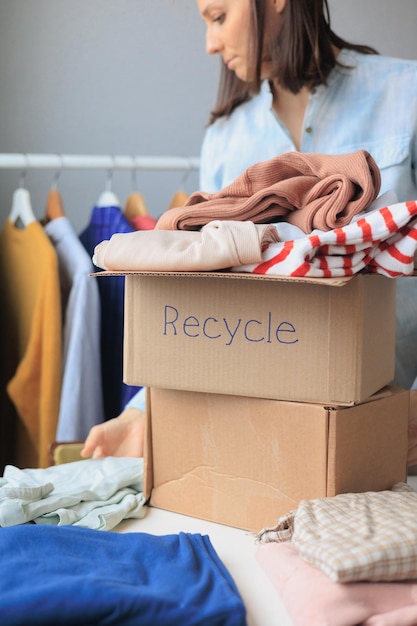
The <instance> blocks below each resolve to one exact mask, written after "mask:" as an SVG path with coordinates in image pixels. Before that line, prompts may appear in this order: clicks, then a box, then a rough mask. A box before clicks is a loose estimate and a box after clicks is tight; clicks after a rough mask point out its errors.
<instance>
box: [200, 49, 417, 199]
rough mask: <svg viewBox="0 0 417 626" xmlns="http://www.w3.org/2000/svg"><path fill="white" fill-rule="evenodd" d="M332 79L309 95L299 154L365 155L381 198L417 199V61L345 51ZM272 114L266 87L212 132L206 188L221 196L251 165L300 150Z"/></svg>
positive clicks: (205, 157)
mask: <svg viewBox="0 0 417 626" xmlns="http://www.w3.org/2000/svg"><path fill="white" fill-rule="evenodd" d="M338 61H339V62H340V63H341V64H343V66H344V67H339V66H336V67H335V68H334V69H333V71H332V72H331V74H330V76H329V78H328V84H327V86H325V85H321V86H319V87H318V88H316V89H315V90H314V93H311V94H310V97H309V102H308V105H307V110H306V113H305V118H304V126H303V133H302V139H301V152H321V153H323V154H342V153H346V152H354V151H356V150H367V151H368V152H369V153H370V154H371V155H372V156H373V157H374V159H375V161H376V162H377V164H378V166H379V168H380V170H381V176H382V187H381V193H383V192H384V191H387V190H389V189H393V190H395V191H396V193H397V196H398V198H399V200H400V201H404V200H411V199H415V198H417V174H416V170H415V166H416V162H417V61H405V60H402V59H393V58H388V57H384V56H380V55H366V54H359V53H357V52H353V51H351V50H345V49H344V50H342V51H341V52H340V55H339V57H338ZM295 149H296V148H295V146H294V143H293V141H292V139H291V136H290V134H289V132H288V130H287V128H286V127H285V126H284V124H283V123H282V122H280V120H279V119H278V118H277V116H276V115H275V113H274V112H273V110H272V94H271V92H270V89H269V84H268V82H264V83H263V85H262V88H261V92H260V93H259V94H258V95H256V96H254V97H253V98H252V100H250V101H249V102H246V103H244V104H243V105H241V106H239V107H238V108H237V109H235V111H234V112H233V113H232V114H231V115H230V116H229V117H228V118H221V119H220V120H217V121H216V122H215V123H214V124H213V125H212V126H209V128H208V129H207V131H206V134H205V137H204V140H203V145H202V150H201V166H200V189H202V190H204V191H207V192H215V191H218V190H219V189H222V188H223V187H225V186H226V185H228V184H229V183H231V182H232V181H233V180H234V179H235V178H237V176H239V175H240V174H241V173H242V172H243V171H244V170H245V169H246V168H247V167H249V166H250V165H252V164H253V163H256V162H259V161H266V160H267V159H271V158H273V157H275V156H277V155H278V154H282V153H284V152H289V151H292V150H295Z"/></svg>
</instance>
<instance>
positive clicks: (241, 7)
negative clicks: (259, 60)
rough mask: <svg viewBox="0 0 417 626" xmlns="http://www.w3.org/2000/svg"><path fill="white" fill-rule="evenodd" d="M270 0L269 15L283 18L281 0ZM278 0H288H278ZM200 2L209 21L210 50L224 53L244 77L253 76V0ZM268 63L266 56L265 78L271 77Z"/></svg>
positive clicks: (208, 43)
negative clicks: (251, 9) (251, 0)
mask: <svg viewBox="0 0 417 626" xmlns="http://www.w3.org/2000/svg"><path fill="white" fill-rule="evenodd" d="M266 3H267V7H266V11H267V13H266V19H267V20H271V19H273V20H279V18H280V15H279V12H278V9H277V6H276V4H277V0H275V2H274V0H266ZM278 4H280V5H281V4H285V2H284V1H283V0H278ZM197 5H198V9H199V11H200V14H201V17H202V18H203V20H204V22H205V24H206V29H207V30H206V51H207V54H220V55H221V57H222V59H223V61H224V63H225V65H227V67H228V68H229V69H230V70H232V71H233V72H235V74H236V76H237V77H238V78H240V80H242V81H244V82H247V81H248V80H250V77H251V75H252V74H253V71H254V67H255V61H256V60H255V59H250V57H249V43H250V33H251V21H250V0H197ZM268 65H269V64H268V61H267V59H265V62H264V63H263V64H262V70H261V78H268Z"/></svg>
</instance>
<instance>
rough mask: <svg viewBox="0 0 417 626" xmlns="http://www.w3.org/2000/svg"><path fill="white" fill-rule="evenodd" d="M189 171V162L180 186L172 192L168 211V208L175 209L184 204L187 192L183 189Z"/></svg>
mask: <svg viewBox="0 0 417 626" xmlns="http://www.w3.org/2000/svg"><path fill="white" fill-rule="evenodd" d="M190 172H191V163H190V165H189V168H188V169H187V170H186V172H185V174H184V176H183V177H182V180H181V183H180V188H179V189H178V191H176V192H175V193H174V195H173V196H172V198H171V202H170V203H169V206H168V211H169V210H170V209H176V208H178V207H182V206H184V204H185V202H186V200H188V193H187V192H186V191H185V183H186V181H187V178H188V177H189V175H190Z"/></svg>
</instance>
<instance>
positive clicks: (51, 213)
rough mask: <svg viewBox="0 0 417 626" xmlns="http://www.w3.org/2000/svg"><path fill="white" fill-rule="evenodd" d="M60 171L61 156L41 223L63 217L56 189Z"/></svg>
mask: <svg viewBox="0 0 417 626" xmlns="http://www.w3.org/2000/svg"><path fill="white" fill-rule="evenodd" d="M61 172H62V157H61V167H60V169H59V170H57V172H56V173H55V176H54V180H53V182H52V186H51V188H50V190H49V193H48V197H47V199H46V206H45V215H44V217H43V219H42V224H47V223H48V222H50V221H51V220H55V219H56V218H58V217H65V211H64V205H63V202H62V197H61V194H60V192H59V190H58V180H59V177H60V175H61Z"/></svg>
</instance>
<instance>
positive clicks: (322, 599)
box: [256, 542, 417, 626]
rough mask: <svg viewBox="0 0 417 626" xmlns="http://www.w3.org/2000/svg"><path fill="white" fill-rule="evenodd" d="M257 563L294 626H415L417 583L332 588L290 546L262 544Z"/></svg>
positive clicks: (322, 576)
mask: <svg viewBox="0 0 417 626" xmlns="http://www.w3.org/2000/svg"><path fill="white" fill-rule="evenodd" d="M256 558H257V560H258V562H259V563H260V565H261V567H262V568H263V569H264V571H265V572H266V574H267V575H268V577H269V578H270V580H271V581H272V583H273V585H274V587H275V589H276V590H277V592H278V594H279V596H280V597H281V599H282V601H283V603H284V606H285V607H286V609H287V612H288V615H289V616H290V618H291V619H292V621H293V624H294V626H416V624H417V581H416V580H411V581H407V582H395V583H389V582H388V583H386V582H381V583H368V582H363V583H336V582H333V581H332V580H330V578H329V577H328V576H326V574H324V573H323V572H322V571H321V570H320V569H318V568H316V567H314V566H312V565H309V564H308V563H306V562H305V561H304V560H303V559H302V558H301V557H300V556H299V554H298V552H297V548H296V547H295V546H294V545H293V544H292V543H290V542H287V543H267V544H263V545H260V546H259V548H258V550H257V553H256Z"/></svg>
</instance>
